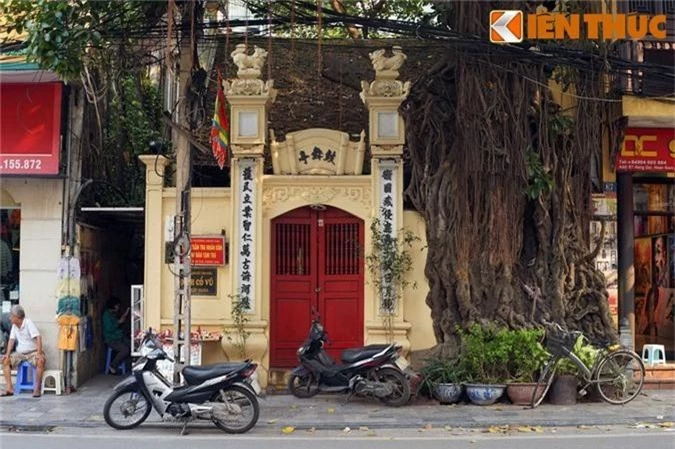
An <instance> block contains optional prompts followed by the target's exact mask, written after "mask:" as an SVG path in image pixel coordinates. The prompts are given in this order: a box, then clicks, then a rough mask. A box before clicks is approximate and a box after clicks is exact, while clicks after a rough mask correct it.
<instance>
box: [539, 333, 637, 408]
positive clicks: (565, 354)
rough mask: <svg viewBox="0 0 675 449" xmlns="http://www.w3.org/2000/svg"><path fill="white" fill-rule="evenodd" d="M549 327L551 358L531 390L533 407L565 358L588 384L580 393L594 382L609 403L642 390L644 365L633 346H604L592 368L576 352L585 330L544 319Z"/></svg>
mask: <svg viewBox="0 0 675 449" xmlns="http://www.w3.org/2000/svg"><path fill="white" fill-rule="evenodd" d="M543 323H544V327H545V328H546V349H547V350H548V351H549V352H550V353H551V358H550V359H549V360H548V362H547V363H546V364H545V365H544V368H543V370H542V371H541V374H540V375H539V380H538V381H537V386H536V387H535V389H534V392H533V393H532V402H531V405H532V408H535V407H537V406H538V405H539V404H541V403H542V402H543V400H544V398H545V397H546V393H548V390H549V388H551V384H552V383H553V378H554V377H555V372H556V369H557V368H558V365H559V364H560V361H561V360H563V359H568V360H570V361H572V363H574V364H575V365H576V366H577V367H578V368H579V373H580V374H579V377H580V378H581V380H583V382H585V385H584V386H583V388H582V389H581V390H580V394H581V395H585V394H586V392H587V391H586V390H587V389H588V388H589V387H590V386H592V385H595V386H596V388H597V390H598V393H599V394H600V397H602V399H603V400H604V401H606V402H609V403H610V404H617V405H621V404H627V403H628V402H630V401H632V400H633V399H635V398H636V397H637V395H638V394H640V391H642V386H643V385H644V379H645V367H644V363H643V362H642V358H641V357H640V356H639V355H637V354H636V353H635V352H633V351H631V350H630V349H627V348H623V347H621V346H619V345H611V346H610V345H602V347H601V348H600V351H598V354H597V355H596V357H595V360H594V361H593V365H592V366H591V367H588V366H586V364H585V363H584V362H583V361H582V360H581V359H579V357H577V356H576V354H574V352H573V348H574V344H575V343H576V341H577V339H578V338H579V337H580V336H581V337H583V338H586V337H585V336H584V335H583V333H582V332H579V331H568V330H566V329H563V328H562V326H560V325H559V324H557V323H549V322H547V321H544V322H543Z"/></svg>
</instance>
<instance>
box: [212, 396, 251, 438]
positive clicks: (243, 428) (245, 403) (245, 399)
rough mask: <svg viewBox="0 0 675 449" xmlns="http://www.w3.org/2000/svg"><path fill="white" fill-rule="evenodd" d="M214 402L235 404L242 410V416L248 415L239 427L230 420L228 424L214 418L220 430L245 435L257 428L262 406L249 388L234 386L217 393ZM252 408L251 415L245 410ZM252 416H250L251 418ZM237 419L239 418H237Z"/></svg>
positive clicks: (214, 422)
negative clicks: (254, 427)
mask: <svg viewBox="0 0 675 449" xmlns="http://www.w3.org/2000/svg"><path fill="white" fill-rule="evenodd" d="M212 401H213V402H224V403H227V404H233V405H236V406H237V407H240V408H241V409H242V413H241V415H243V414H244V413H246V415H247V416H246V417H245V418H244V419H245V420H244V421H242V422H241V423H240V424H239V425H232V424H231V423H230V422H229V420H228V421H227V422H226V421H224V420H221V419H218V418H216V417H213V424H215V425H216V427H218V428H219V429H220V430H222V431H223V432H226V433H245V432H248V431H249V430H251V429H252V428H253V426H255V424H256V423H257V422H258V416H259V415H260V406H259V405H258V399H256V396H255V394H254V393H252V392H251V391H250V390H249V389H248V388H244V387H240V386H239V385H232V386H230V387H227V388H224V389H222V390H220V392H219V393H216V395H215V397H214V398H213V400H212ZM249 407H250V408H251V409H252V410H250V413H248V412H246V410H245V409H247V408H249ZM249 415H250V416H249ZM236 417H237V418H238V417H239V416H236Z"/></svg>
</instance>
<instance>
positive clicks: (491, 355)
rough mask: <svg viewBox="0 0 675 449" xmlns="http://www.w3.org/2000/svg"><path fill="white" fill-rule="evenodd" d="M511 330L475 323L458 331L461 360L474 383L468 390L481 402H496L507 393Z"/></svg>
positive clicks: (470, 384)
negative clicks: (509, 336) (508, 342)
mask: <svg viewBox="0 0 675 449" xmlns="http://www.w3.org/2000/svg"><path fill="white" fill-rule="evenodd" d="M507 332H508V330H507V329H499V328H497V327H496V326H495V325H492V324H490V325H485V326H481V325H479V324H475V323H474V324H472V325H470V326H469V328H468V329H467V330H461V329H459V330H458V333H459V336H460V341H461V343H460V360H461V365H462V367H463V369H464V371H465V373H466V377H467V379H469V380H470V381H471V383H466V384H465V388H466V393H467V395H468V396H469V399H470V400H471V402H473V403H474V404H477V405H490V404H493V403H495V402H496V401H497V400H498V399H499V398H500V397H501V396H502V394H504V390H505V389H506V385H505V381H506V379H507V378H508V371H507V368H506V367H507V363H508V360H509V351H508V346H507V343H506V342H507V341H508V337H507Z"/></svg>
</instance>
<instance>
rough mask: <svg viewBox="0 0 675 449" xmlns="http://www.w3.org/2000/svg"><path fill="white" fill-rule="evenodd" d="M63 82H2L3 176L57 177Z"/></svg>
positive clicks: (0, 149) (0, 138) (0, 160)
mask: <svg viewBox="0 0 675 449" xmlns="http://www.w3.org/2000/svg"><path fill="white" fill-rule="evenodd" d="M61 89H62V85H61V83H0V98H2V103H1V105H0V175H55V174H58V173H59V151H60V148H61V145H60V143H61Z"/></svg>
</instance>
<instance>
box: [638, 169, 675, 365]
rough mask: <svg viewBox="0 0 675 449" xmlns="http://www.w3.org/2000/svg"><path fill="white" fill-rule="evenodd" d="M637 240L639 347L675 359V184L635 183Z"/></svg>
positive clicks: (648, 180) (654, 180)
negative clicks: (656, 347)
mask: <svg viewBox="0 0 675 449" xmlns="http://www.w3.org/2000/svg"><path fill="white" fill-rule="evenodd" d="M633 183H634V184H633V202H634V204H633V206H634V207H633V217H634V218H633V219H634V223H633V226H634V238H635V242H634V243H635V258H634V261H635V328H636V329H635V334H636V335H635V343H636V347H637V348H640V347H642V345H643V344H661V345H664V346H665V348H666V358H667V359H668V360H673V356H674V355H675V326H674V325H673V315H674V313H675V183H674V182H673V179H672V178H646V177H639V176H637V175H636V176H635V177H634V180H633Z"/></svg>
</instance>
